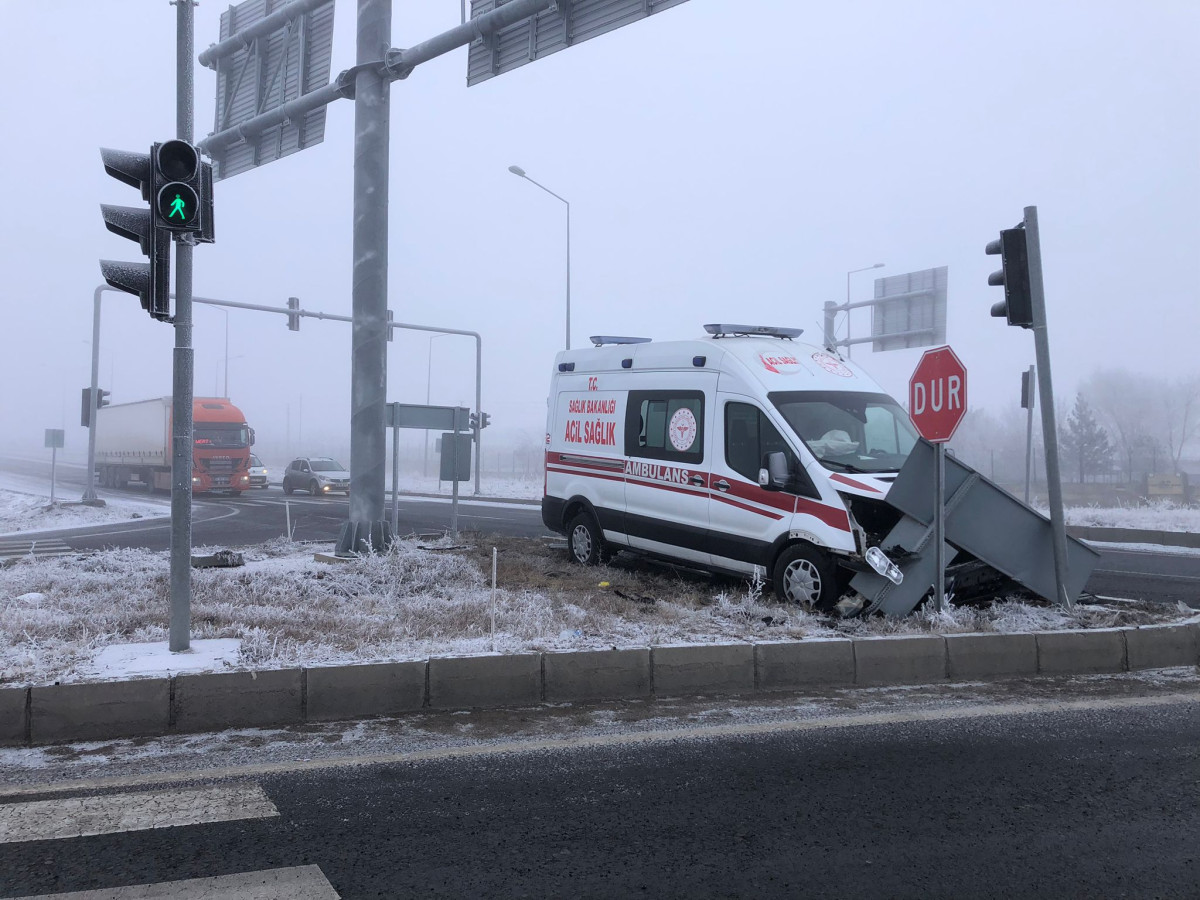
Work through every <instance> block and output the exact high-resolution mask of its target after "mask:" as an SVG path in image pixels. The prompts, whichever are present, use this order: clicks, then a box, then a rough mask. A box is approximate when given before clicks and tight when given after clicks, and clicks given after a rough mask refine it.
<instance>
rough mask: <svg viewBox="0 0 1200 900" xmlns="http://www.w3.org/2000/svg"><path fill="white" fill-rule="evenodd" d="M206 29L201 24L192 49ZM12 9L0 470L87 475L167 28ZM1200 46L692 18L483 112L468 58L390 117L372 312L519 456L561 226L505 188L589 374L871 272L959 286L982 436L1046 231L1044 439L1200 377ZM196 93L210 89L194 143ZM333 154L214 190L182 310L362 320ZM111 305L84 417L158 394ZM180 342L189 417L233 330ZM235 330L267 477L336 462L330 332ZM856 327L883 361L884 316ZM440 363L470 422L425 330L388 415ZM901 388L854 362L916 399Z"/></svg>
mask: <svg viewBox="0 0 1200 900" xmlns="http://www.w3.org/2000/svg"><path fill="white" fill-rule="evenodd" d="M225 8H226V5H225V4H222V3H209V2H204V3H202V4H201V5H200V6H199V7H197V9H196V36H197V37H196V49H197V52H198V51H200V50H202V49H203V48H205V47H206V46H208V45H209V44H210V43H213V42H215V41H216V40H217V38H218V29H219V16H220V13H221V12H222V10H224V9H225ZM0 11H2V12H3V16H4V21H5V25H6V31H7V32H8V34H9V36H10V41H9V42H8V44H7V47H6V52H5V53H4V54H3V55H2V56H0V78H2V79H3V82H4V83H5V84H6V85H8V86H9V89H8V90H6V92H5V98H4V101H3V104H2V105H0V115H2V116H3V122H4V131H5V134H6V139H5V140H4V142H3V143H2V144H0V159H3V162H4V165H3V166H0V196H2V197H3V198H4V213H5V214H4V215H3V217H0V221H2V224H0V238H2V243H0V247H2V253H3V259H4V260H5V262H6V266H5V274H4V278H3V282H2V287H0V313H2V314H3V321H4V330H5V340H4V342H3V345H2V347H0V378H2V380H3V384H4V385H5V389H4V390H3V391H2V392H0V447H4V448H8V449H13V448H16V449H20V450H22V451H28V452H31V453H40V452H42V450H41V448H42V429H44V428H48V427H65V428H66V429H67V435H66V440H67V449H68V451H69V452H70V451H75V452H78V453H82V451H83V449H84V448H85V447H86V431H85V430H84V429H82V428H81V427H79V391H80V389H81V388H82V387H84V386H86V385H87V384H88V382H89V373H90V344H89V342H90V340H91V320H92V292H93V290H94V289H95V287H96V286H97V285H98V284H100V283H101V277H100V271H99V266H98V260H99V259H100V258H109V259H128V260H131V261H140V260H141V259H142V257H141V255H140V253H139V252H138V250H137V248H136V246H135V244H133V243H132V242H130V241H126V240H123V239H121V238H119V237H117V236H116V235H112V234H110V233H108V232H107V231H106V230H105V229H104V225H103V222H102V220H101V217H100V213H99V208H98V205H99V204H100V203H102V202H103V203H115V204H124V205H136V204H138V203H140V199H139V198H138V197H137V194H136V192H135V191H134V190H133V189H132V188H129V187H126V186H124V185H122V184H120V183H119V182H117V181H116V180H115V179H112V178H110V177H108V176H106V175H105V174H104V171H103V168H102V166H101V162H100V155H99V148H100V147H101V146H107V147H114V148H120V149H130V150H145V149H147V148H148V147H149V145H150V144H151V143H152V142H153V141H155V140H165V139H167V138H169V137H173V136H174V125H175V111H174V97H175V62H174V54H175V10H174V8H173V7H172V6H170V5H169V4H168V3H167V2H166V0H103V2H90V3H89V2H83V0H64V2H62V3H57V4H47V3H41V2H36V3H35V2H27V0H22V2H9V0H5V2H2V3H0ZM354 15H355V4H354V3H352V2H347V0H338V2H337V9H336V22H335V26H334V51H333V67H332V68H333V74H334V75H336V73H337V72H338V71H340V70H342V69H345V68H347V67H349V66H351V65H352V64H353V62H354V21H353V20H354ZM458 17H459V4H458V3H456V2H453V0H422V2H418V0H394V5H393V31H392V44H393V46H397V47H403V46H410V45H412V44H415V43H417V42H419V41H421V40H424V39H427V38H429V37H431V36H433V35H435V34H437V33H440V32H441V31H444V30H446V29H448V28H450V27H453V26H454V25H456V24H457V23H458ZM1198 36H1200V4H1196V3H1195V2H1192V0H1177V2H1167V0H1159V2H1147V3H1140V4H1129V3H1117V2H1095V0H1088V2H1083V0H1079V2H1053V0H1051V2H1044V0H1043V2H1020V3H1007V4H999V5H998V4H990V5H989V4H977V3H961V2H958V0H945V2H921V3H909V4H897V3H892V2H882V0H880V2H850V3H843V4H817V3H798V2H795V0H758V2H747V0H743V2H733V0H690V2H688V3H685V4H683V5H682V6H680V7H677V8H674V9H670V10H667V11H665V12H663V13H661V14H659V15H656V16H654V17H652V18H651V19H648V20H646V21H642V22H638V23H635V24H633V25H630V26H627V27H625V28H623V29H621V30H619V31H617V32H614V33H612V34H609V35H605V36H602V37H600V38H597V39H595V40H593V41H588V42H586V43H583V44H580V45H578V46H575V47H572V48H570V49H568V50H566V51H564V52H561V53H558V54H555V55H553V56H551V57H548V58H545V59H542V60H539V61H537V62H535V63H533V64H531V65H528V66H526V67H524V68H522V69H519V70H516V71H514V72H511V73H508V74H505V75H502V76H500V77H498V78H495V79H492V80H490V81H488V82H486V83H484V84H481V85H478V86H476V87H473V88H470V89H468V88H467V87H466V86H465V85H466V81H465V76H466V50H465V49H460V50H458V51H456V52H454V53H451V54H448V55H446V56H444V57H442V58H440V59H438V60H435V61H433V62H430V63H427V64H425V65H422V66H420V67H419V68H418V69H417V70H416V71H415V72H414V73H413V74H412V76H411V77H409V78H408V79H407V80H406V81H400V82H395V83H393V85H392V89H391V91H392V94H391V117H392V118H391V129H392V130H391V142H392V143H391V203H390V269H389V292H390V295H389V307H390V308H391V309H392V310H393V311H394V312H395V317H396V319H397V320H399V321H403V322H410V323H417V324H422V325H433V326H446V327H451V328H458V329H468V330H472V331H478V332H481V333H482V335H483V361H484V399H483V408H484V409H485V410H487V411H488V412H489V413H490V414H491V416H492V422H493V427H492V428H491V429H490V430H489V432H487V433H485V439H493V440H497V441H504V440H509V439H516V438H518V437H520V439H522V440H526V439H527V440H529V441H533V442H537V440H538V439H539V438H540V435H541V434H542V432H543V431H544V417H545V395H546V390H547V387H548V383H549V373H550V367H551V363H552V361H553V357H554V354H555V353H556V352H557V351H558V350H560V349H561V347H562V342H563V316H564V293H565V270H566V259H565V256H566V253H565V246H564V240H565V235H564V231H565V222H564V208H563V206H562V204H561V203H559V202H558V201H556V200H555V199H554V198H552V197H550V196H548V195H546V194H545V193H543V192H542V191H539V190H538V189H537V188H535V187H534V186H533V185H531V184H529V183H527V182H525V181H523V180H521V179H519V178H516V177H514V176H513V175H512V174H510V173H509V172H508V171H507V167H508V166H509V165H512V164H516V165H519V166H521V167H523V168H524V169H525V170H526V171H527V172H528V174H529V176H530V177H532V178H534V179H536V180H538V181H539V182H541V183H542V184H544V185H546V186H547V187H548V188H550V189H551V190H553V191H554V192H556V193H558V194H560V195H562V196H563V197H565V198H567V199H568V200H569V201H570V202H571V214H572V220H571V251H572V256H571V274H572V285H571V295H572V323H573V345H574V346H583V345H585V344H586V339H587V336H588V335H591V334H630V335H644V336H648V337H653V338H656V339H671V338H679V337H691V336H695V335H697V334H699V333H700V332H701V325H702V324H703V323H705V322H715V321H725V322H728V321H736V322H748V323H761V324H778V325H791V326H799V327H802V328H804V329H805V331H806V337H811V338H812V339H813V340H814V342H816V341H819V339H820V338H819V335H820V324H819V323H820V319H821V309H822V305H823V304H824V302H825V301H827V300H834V301H838V302H842V301H844V300H845V297H846V273H847V271H848V270H850V269H857V268H861V267H863V266H869V265H871V264H872V263H874V262H884V263H886V264H887V265H886V268H883V269H879V270H875V271H871V272H863V273H860V274H857V275H854V276H852V279H851V290H852V296H853V298H854V299H865V298H867V297H869V296H870V295H871V291H872V279H873V278H874V277H877V276H880V277H881V276H887V275H894V274H899V273H903V272H908V271H913V270H918V269H924V268H929V267H932V266H941V265H946V266H948V267H949V314H948V342H949V343H950V344H951V345H952V346H953V347H954V349H955V351H956V353H957V354H958V356H959V357H960V358H961V359H962V360H963V362H964V363H965V364H966V366H967V368H968V371H969V387H970V402H971V405H972V406H973V407H979V406H984V407H988V408H990V409H994V410H999V409H1001V408H1003V407H1005V406H1016V405H1018V403H1019V377H1020V375H1019V373H1020V372H1021V371H1022V370H1023V369H1025V368H1026V367H1027V366H1029V365H1030V364H1031V363H1033V362H1034V349H1033V340H1032V335H1031V333H1030V332H1027V331H1024V330H1022V329H1017V328H1008V327H1006V326H1005V325H1004V323H1003V320H1000V319H993V318H991V317H990V316H989V314H988V310H989V308H990V306H991V304H992V303H993V302H995V301H997V300H999V299H1001V294H1002V292H1001V289H999V288H989V287H988V286H987V275H988V273H989V272H990V271H991V270H993V269H994V268H997V266H998V258H997V257H988V256H985V255H984V253H983V247H984V244H986V243H987V242H988V241H989V240H992V239H993V238H995V237H996V236H997V234H998V232H999V230H1000V229H1001V228H1006V227H1011V226H1012V225H1014V224H1016V223H1017V222H1018V221H1019V220H1020V218H1021V214H1022V208H1023V207H1024V206H1026V205H1036V206H1037V207H1038V211H1039V216H1040V220H1041V231H1042V248H1043V255H1044V266H1045V283H1046V295H1047V305H1048V317H1049V318H1048V321H1049V334H1050V341H1051V348H1052V352H1053V375H1054V378H1055V385H1056V394H1057V396H1058V398H1059V406H1060V413H1061V412H1062V411H1063V407H1064V405H1065V407H1066V408H1069V405H1070V398H1071V397H1072V396H1073V393H1074V389H1075V386H1076V385H1077V384H1078V383H1079V382H1080V381H1081V380H1082V379H1084V378H1086V377H1087V376H1088V375H1089V374H1090V373H1091V372H1092V371H1093V370H1094V369H1095V368H1096V367H1097V366H1123V367H1127V368H1131V369H1135V370H1139V371H1147V372H1152V373H1155V374H1166V375H1170V374H1182V373H1184V372H1193V371H1196V370H1197V369H1200V360H1197V354H1196V350H1195V348H1196V342H1197V337H1198V334H1200V329H1198V325H1200V312H1198V301H1200V288H1198V286H1197V285H1198V283H1200V282H1198V280H1197V278H1196V270H1195V260H1196V257H1197V251H1196V248H1197V247H1198V246H1200V152H1198V151H1200V113H1198V110H1200V62H1198V59H1200V56H1198V54H1197V53H1196V50H1195V48H1196V44H1197V37H1198ZM215 83H216V78H215V74H214V73H213V72H212V71H211V70H209V69H205V68H203V67H200V66H197V68H196V96H197V102H196V138H197V140H199V139H201V138H202V137H204V136H205V135H207V134H208V133H209V132H210V131H211V130H212V124H213V103H214V94H215ZM352 123H353V104H352V102H350V101H338V102H337V103H335V104H333V105H332V106H331V107H330V108H329V113H328V121H327V125H326V138H325V142H324V143H323V144H320V145H318V146H315V147H313V148H311V149H307V150H304V151H303V152H301V153H299V154H296V155H294V156H291V157H288V158H286V159H284V160H281V161H278V162H274V163H271V164H270V165H268V166H266V167H264V168H261V169H258V170H255V171H251V172H248V173H245V174H241V175H238V176H236V177H234V178H232V179H229V180H227V181H224V182H221V183H219V184H218V185H217V189H216V227H217V243H215V244H213V245H210V246H201V247H199V248H198V249H197V250H196V252H195V288H194V289H195V292H196V293H197V294H198V295H201V296H211V297H221V298H226V299H230V300H238V301H243V302H250V303H264V304H269V305H275V306H282V305H284V304H285V302H286V299H287V297H289V296H298V297H300V298H301V301H302V305H303V306H304V308H305V309H313V310H322V311H325V312H331V313H339V314H342V315H349V314H350V311H351V301H350V291H351V280H350V275H351V181H352V179H351V176H352V168H351V167H352V153H351V150H352ZM104 298H105V299H104V300H103V301H102V306H103V327H102V334H101V356H100V387H102V388H104V389H106V390H111V391H112V392H113V396H112V400H113V402H126V401H132V400H139V399H144V398H147V397H154V396H161V395H166V394H169V393H170V390H171V357H172V345H173V340H174V338H173V331H172V329H171V328H170V327H169V326H166V325H163V324H160V323H156V322H153V321H151V320H150V318H149V317H148V316H147V315H146V314H145V313H144V312H143V311H142V310H141V308H140V306H139V304H138V302H137V299H136V298H134V297H132V296H129V295H120V294H115V293H107V294H105V295H104ZM194 318H195V333H194V344H195V347H196V369H195V371H196V379H195V391H196V394H197V396H204V395H211V394H213V393H214V392H217V393H220V392H221V390H222V384H221V382H222V377H223V372H224V365H225V363H224V360H225V352H224V341H225V318H226V317H225V315H224V314H222V313H221V312H219V311H216V310H213V309H211V308H204V307H201V306H197V308H196V310H195V314H194ZM228 321H229V353H228V355H229V364H228V369H229V394H230V396H231V398H232V399H233V400H234V402H235V403H237V404H238V405H239V406H241V407H242V409H243V410H244V411H245V412H246V413H247V416H248V418H249V420H250V422H251V424H252V425H254V426H255V428H256V429H257V432H258V435H259V442H260V447H263V446H269V447H275V448H282V447H283V446H284V445H285V443H287V444H288V449H289V450H290V451H291V452H295V453H301V452H305V453H313V454H322V453H327V452H334V453H342V452H344V451H343V448H345V447H348V443H349V439H348V434H349V400H350V328H349V325H346V324H340V323H330V322H319V321H316V320H312V319H306V320H304V322H303V324H302V326H301V330H300V331H299V332H298V333H292V332H289V331H288V330H287V328H286V325H285V320H284V319H283V318H282V317H279V316H271V315H266V314H261V313H251V312H239V311H230V312H229V313H228ZM839 324H840V327H841V330H842V333H844V328H845V326H844V323H839ZM851 328H852V332H853V333H854V334H857V335H862V334H864V333H867V331H868V330H869V313H867V312H866V311H859V312H857V313H856V314H855V318H854V320H853V322H852V325H851ZM431 348H432V379H431V384H430V386H429V398H430V401H431V402H433V403H435V404H448V405H452V404H461V405H464V406H473V405H474V404H473V400H474V374H473V360H474V345H473V342H472V341H471V340H470V339H468V338H461V337H443V338H437V339H434V340H433V341H432V343H431V341H430V338H429V336H428V335H425V334H415V333H402V334H400V335H399V336H398V338H397V340H396V341H395V342H394V343H392V344H390V345H389V351H388V360H389V363H388V364H389V383H388V399H389V400H399V401H402V402H415V403H424V402H425V400H426V390H427V384H426V372H427V366H428V365H429V356H428V354H429V353H430V349H431ZM919 355H920V351H919V350H905V351H894V352H890V353H883V354H872V353H871V352H870V350H869V349H868V348H867V347H865V346H862V347H856V348H855V349H854V351H853V356H854V359H855V360H856V361H857V362H859V363H861V364H863V365H864V366H866V367H867V369H868V370H869V371H871V372H872V373H873V374H874V375H875V376H876V378H877V379H878V380H879V381H880V382H881V383H882V384H883V386H884V387H885V389H887V390H888V391H890V392H891V393H893V394H894V395H896V396H897V397H900V398H901V399H903V397H904V395H905V391H906V384H907V380H908V376H909V375H910V374H911V372H912V369H913V367H914V366H915V364H916V361H917V359H918V357H919ZM289 424H290V441H288V432H289ZM301 427H302V428H303V438H302V440H301V439H300V438H299V435H298V432H299V429H300V428H301ZM279 452H280V453H281V452H282V450H280V451H279ZM348 455H349V454H348V452H347V453H346V456H347V457H348ZM345 461H347V462H348V459H346V460H345Z"/></svg>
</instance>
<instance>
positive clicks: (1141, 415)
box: [1080, 369, 1166, 482]
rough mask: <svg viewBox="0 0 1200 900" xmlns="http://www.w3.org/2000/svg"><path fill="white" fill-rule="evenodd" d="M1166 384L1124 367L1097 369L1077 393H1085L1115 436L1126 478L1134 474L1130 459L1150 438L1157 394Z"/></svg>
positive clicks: (1156, 406) (1153, 427)
mask: <svg viewBox="0 0 1200 900" xmlns="http://www.w3.org/2000/svg"><path fill="white" fill-rule="evenodd" d="M1165 390H1166V387H1165V385H1164V384H1163V383H1162V380H1161V379H1157V378H1153V377H1151V376H1149V375H1143V374H1135V373H1132V372H1129V371H1127V370H1125V369H1098V370H1096V372H1094V373H1093V374H1092V376H1091V377H1090V378H1088V380H1087V381H1085V382H1084V383H1083V385H1082V387H1081V388H1080V393H1082V394H1083V395H1084V396H1085V397H1087V399H1088V401H1089V402H1090V403H1091V405H1092V406H1093V407H1094V408H1095V410H1096V412H1097V413H1098V414H1099V417H1100V419H1101V421H1102V422H1103V424H1104V425H1105V427H1107V428H1108V430H1109V431H1110V432H1111V433H1112V434H1113V435H1114V436H1115V437H1116V444H1117V449H1118V450H1119V451H1120V454H1121V458H1122V460H1123V462H1124V469H1125V475H1126V478H1127V480H1128V481H1130V482H1132V481H1133V478H1134V459H1135V457H1136V456H1137V455H1138V454H1139V453H1141V454H1142V455H1143V456H1144V455H1145V448H1146V447H1147V446H1149V445H1150V444H1151V443H1152V442H1153V440H1154V438H1153V436H1152V432H1153V431H1154V430H1155V428H1156V424H1158V423H1156V421H1155V420H1156V419H1158V418H1160V417H1161V416H1160V414H1159V406H1160V402H1159V401H1158V398H1159V397H1161V396H1162V395H1163V393H1164V392H1165Z"/></svg>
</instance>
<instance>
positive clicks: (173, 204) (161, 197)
mask: <svg viewBox="0 0 1200 900" xmlns="http://www.w3.org/2000/svg"><path fill="white" fill-rule="evenodd" d="M156 206H157V210H156V211H157V212H158V217H159V221H160V222H161V223H162V224H163V227H165V228H172V229H179V230H189V229H191V228H192V227H194V226H195V224H196V218H197V215H198V214H199V212H200V198H199V197H197V196H196V191H195V189H194V188H192V186H191V185H189V184H185V183H184V182H182V181H171V182H168V183H167V184H164V185H163V186H162V187H161V188H159V191H158V201H157V203H156Z"/></svg>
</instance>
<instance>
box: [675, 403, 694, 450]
mask: <svg viewBox="0 0 1200 900" xmlns="http://www.w3.org/2000/svg"><path fill="white" fill-rule="evenodd" d="M667 430H668V431H669V432H670V433H671V446H672V447H674V448H675V449H676V450H679V451H684V450H689V449H691V446H692V444H694V443H695V442H696V432H697V431H699V428H698V427H697V426H696V417H695V415H693V414H692V411H691V410H690V409H688V408H687V407H686V406H683V407H680V408H679V409H677V410H675V415H673V416H671V425H670V428H668V429H667Z"/></svg>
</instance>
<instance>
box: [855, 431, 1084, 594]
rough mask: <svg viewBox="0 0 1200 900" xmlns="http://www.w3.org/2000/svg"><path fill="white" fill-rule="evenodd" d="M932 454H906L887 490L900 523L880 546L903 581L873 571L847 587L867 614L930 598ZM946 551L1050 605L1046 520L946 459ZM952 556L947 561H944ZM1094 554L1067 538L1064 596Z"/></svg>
mask: <svg viewBox="0 0 1200 900" xmlns="http://www.w3.org/2000/svg"><path fill="white" fill-rule="evenodd" d="M933 473H934V448H933V445H932V444H931V443H929V442H928V441H926V440H924V439H922V440H920V441H918V442H917V445H916V446H915V447H913V450H912V453H911V454H910V455H909V457H908V460H907V461H906V462H905V463H904V466H903V467H902V468H901V469H900V474H899V475H897V476H896V480H895V481H894V482H893V483H892V486H891V488H890V489H889V490H888V495H887V502H888V504H890V505H891V506H894V507H895V508H896V509H898V510H899V511H900V512H901V513H903V516H902V518H901V519H900V521H899V522H898V523H897V524H896V526H895V527H894V528H893V529H892V530H891V532H890V533H889V534H888V536H887V537H886V538H885V539H884V540H883V542H882V544H881V546H882V548H883V550H884V552H885V553H886V554H887V555H888V557H889V558H890V559H891V560H892V561H893V562H894V563H895V564H896V565H898V566H899V567H900V571H901V572H902V573H903V575H904V579H903V581H902V582H901V583H900V584H899V585H893V584H892V583H891V582H889V581H888V580H887V579H885V578H883V577H882V576H880V575H877V574H875V573H874V572H860V573H858V574H857V575H855V576H854V578H853V579H852V580H851V582H850V585H851V587H853V588H854V589H855V590H856V591H858V592H859V593H860V594H862V595H863V596H864V597H866V598H867V601H868V604H869V605H868V606H867V610H868V611H874V610H881V611H882V612H884V613H886V614H887V615H889V616H905V615H908V613H910V612H912V611H913V610H914V609H916V607H917V605H918V604H920V602H921V601H922V600H923V599H924V598H925V597H926V596H928V594H929V590H930V588H931V587H932V584H933V579H934V577H935V573H936V571H937V569H936V564H935V563H934V562H933V558H934V556H935V553H934V544H933V540H932V532H933V528H934V522H933V519H934V506H935V503H934V489H933V477H934V474H933ZM946 498H947V499H946V534H945V538H946V544H948V545H949V546H950V547H951V548H953V549H954V550H955V551H956V552H957V551H961V552H964V553H969V554H971V555H972V556H974V557H975V558H976V559H978V560H979V561H981V562H983V563H984V564H986V565H988V566H990V567H991V568H993V569H995V570H996V571H997V572H999V573H1001V574H1002V575H1006V576H1008V577H1009V578H1011V579H1013V581H1016V582H1017V583H1019V584H1021V585H1023V586H1024V587H1026V588H1028V589H1029V590H1031V591H1033V592H1034V593H1035V594H1037V595H1038V596H1040V597H1043V598H1045V599H1047V600H1050V601H1051V602H1054V600H1055V595H1056V593H1057V591H1056V587H1055V584H1056V582H1055V575H1054V549H1053V537H1052V535H1051V530H1050V520H1049V519H1047V518H1046V517H1045V516H1044V515H1042V514H1041V513H1040V512H1037V511H1036V510H1034V509H1032V508H1030V507H1028V506H1026V505H1025V504H1024V503H1022V502H1021V501H1020V500H1018V499H1017V498H1016V497H1014V496H1013V495H1012V494H1010V493H1008V492H1007V491H1005V490H1004V489H1003V488H1001V487H999V486H998V485H996V484H993V483H992V482H991V481H988V479H986V478H984V477H983V476H982V475H980V474H979V473H978V472H976V471H975V470H974V469H972V468H970V467H969V466H967V465H964V464H963V463H962V462H960V461H959V460H958V459H956V458H955V457H953V456H950V455H949V454H947V456H946ZM950 558H951V555H950V554H949V553H948V554H947V560H949V559H950ZM1099 559H1100V554H1099V553H1098V552H1097V551H1095V550H1093V549H1092V548H1091V547H1089V546H1088V545H1087V544H1085V543H1084V542H1083V541H1080V540H1077V539H1075V538H1072V537H1068V538H1067V576H1066V582H1067V583H1066V590H1067V594H1068V596H1070V597H1071V598H1072V599H1075V598H1076V597H1078V596H1079V595H1080V593H1081V592H1082V591H1083V586H1084V585H1085V584H1087V580H1088V578H1089V577H1090V576H1091V574H1092V569H1094V568H1095V567H1096V563H1097V562H1098V561H1099Z"/></svg>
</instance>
